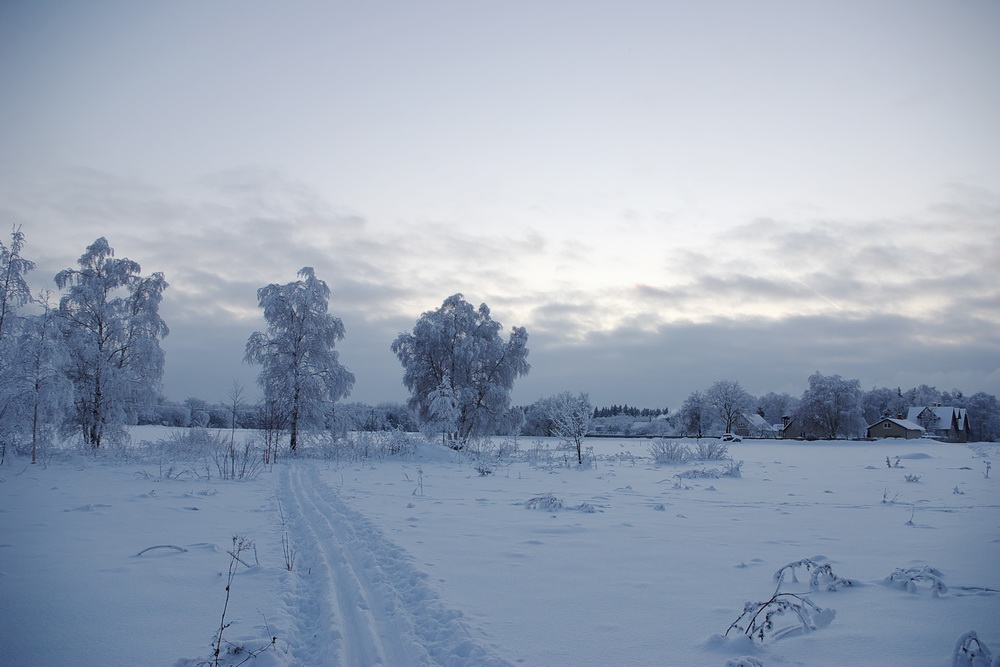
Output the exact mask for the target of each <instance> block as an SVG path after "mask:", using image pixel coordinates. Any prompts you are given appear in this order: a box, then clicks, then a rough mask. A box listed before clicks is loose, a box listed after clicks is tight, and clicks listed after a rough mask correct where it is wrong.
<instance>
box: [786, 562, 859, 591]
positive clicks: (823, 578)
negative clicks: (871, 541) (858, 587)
mask: <svg viewBox="0 0 1000 667" xmlns="http://www.w3.org/2000/svg"><path fill="white" fill-rule="evenodd" d="M798 568H805V570H806V572H808V573H809V590H811V591H818V590H820V587H821V586H822V587H823V588H824V589H825V590H827V591H835V590H837V589H838V588H850V587H852V586H854V582H853V581H852V580H850V579H844V578H843V577H840V576H837V575H836V574H834V572H833V568H832V567H831V566H830V564H829V563H823V564H819V563H816V562H815V561H812V560H810V559H808V558H803V559H802V560H798V561H795V562H793V563H788V564H787V565H785V566H783V567H782V568H781V569H779V570H778V571H777V572H775V573H774V581H775V583H777V584H778V588H779V589H780V588H781V584H783V583H784V582H785V577H786V576H787V575H788V574H789V573H791V575H792V581H794V582H798V580H799V578H798V577H797V576H796V573H795V570H797V569H798Z"/></svg>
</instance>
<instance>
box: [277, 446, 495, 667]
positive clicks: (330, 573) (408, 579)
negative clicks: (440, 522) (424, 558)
mask: <svg viewBox="0 0 1000 667" xmlns="http://www.w3.org/2000/svg"><path fill="white" fill-rule="evenodd" d="M280 494H281V502H282V505H283V506H284V507H286V508H287V512H288V515H289V516H288V519H287V524H288V525H287V528H288V530H289V532H290V539H291V546H292V548H293V549H295V550H296V552H297V553H296V558H295V567H294V570H293V574H294V575H295V576H294V577H293V578H292V587H293V589H294V590H293V591H292V593H291V594H290V596H289V597H288V598H287V604H288V608H289V613H290V615H291V616H292V617H293V618H294V619H296V620H297V630H298V635H299V642H298V645H297V646H293V647H292V650H293V654H294V655H295V658H296V660H297V661H298V662H300V663H301V664H302V665H309V666H311V667H321V666H324V665H341V666H343V667H364V666H368V665H385V666H386V667H395V666H397V665H399V666H407V667H408V666H411V665H412V666H419V665H428V666H430V665H445V666H447V667H460V666H463V665H497V666H499V665H509V663H507V662H506V661H504V660H502V659H500V658H497V657H495V656H493V655H491V653H490V652H489V651H487V650H486V649H484V648H483V647H481V646H479V645H478V644H477V643H476V642H475V641H474V639H473V637H472V635H471V634H470V632H469V630H468V628H467V627H466V626H465V624H464V623H463V622H462V620H461V619H462V614H461V612H458V611H454V610H451V609H448V608H447V607H446V606H445V605H444V604H443V602H442V601H441V599H440V598H439V597H438V595H437V594H436V593H435V592H434V591H433V589H432V588H431V587H430V585H429V584H428V583H427V582H426V579H427V575H426V574H425V573H423V572H420V571H418V570H416V569H414V568H413V566H412V565H411V562H410V560H411V559H410V557H409V555H408V554H407V553H406V552H405V551H404V550H403V549H402V548H400V547H399V546H398V545H396V544H394V543H392V542H391V541H389V540H388V539H386V538H385V536H384V535H383V534H382V532H381V531H380V530H379V529H378V528H377V527H376V526H375V525H374V524H373V523H372V522H371V521H369V520H368V519H367V518H366V517H364V516H363V515H362V514H360V513H358V512H356V511H354V510H352V509H351V508H349V507H348V506H347V505H346V504H345V503H344V502H343V501H342V500H341V499H340V497H339V496H338V494H337V493H336V491H334V490H333V489H332V488H330V487H329V486H328V485H326V484H325V483H324V482H323V480H322V479H321V478H320V475H319V471H318V470H316V468H315V467H313V465H312V464H310V463H289V464H288V465H287V466H285V467H284V469H283V472H282V478H281V492H280Z"/></svg>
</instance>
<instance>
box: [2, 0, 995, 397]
mask: <svg viewBox="0 0 1000 667" xmlns="http://www.w3.org/2000/svg"><path fill="white" fill-rule="evenodd" d="M997 35H1000V3H997V2H995V1H993V0H968V1H962V2H940V1H934V2H922V1H919V0H905V1H902V0H901V1H899V2H880V1H877V0H876V1H869V0H864V1H861V0H858V1H850V0H849V1H847V2H798V1H797V0H796V1H788V2H771V1H764V2H736V1H734V2H669V1H665V0H651V1H648V2H628V1H624V2H619V1H616V2H610V1H609V2H582V1H579V0H572V1H566V2H545V1H543V2H518V1H505V2H457V1H456V2H433V1H432V2H334V1H332V0H331V1H325V2H280V3H279V2H256V1H252V0H250V1H247V0H210V1H208V2H204V1H201V0H199V1H184V0H181V1H172V2H142V1H140V2H136V1H134V0H122V1H120V2H118V1H108V2H104V1H100V0H92V1H88V2H61V1H53V2H47V1H44V0H25V1H20V0H13V1H11V0H7V1H5V2H3V3H0V223H2V224H4V225H11V224H14V225H22V226H23V231H24V232H25V234H26V236H27V241H28V245H27V247H26V248H25V255H26V256H27V257H28V258H30V259H33V260H35V261H36V262H37V264H38V270H37V271H35V272H34V273H33V274H32V284H33V286H34V287H35V288H36V289H42V288H51V289H54V284H53V282H52V278H53V276H54V274H55V273H56V272H57V271H58V270H60V269H62V268H68V267H71V266H75V265H76V260H77V259H78V258H79V256H80V255H82V254H83V252H84V249H85V248H86V246H87V245H89V244H90V243H92V242H93V241H94V240H95V239H96V238H98V237H100V236H105V237H107V239H108V240H109V242H110V243H111V245H112V247H114V248H115V250H116V254H117V256H119V257H128V258H130V259H132V260H134V261H136V262H139V263H140V264H141V265H142V269H143V273H144V274H149V273H152V272H154V271H162V272H163V273H164V274H165V275H166V278H167V280H168V282H169V283H170V288H169V289H168V290H167V292H166V294H165V298H164V302H163V305H162V308H161V314H162V315H163V317H164V319H165V320H166V321H167V324H168V326H169V327H170V329H171V333H170V335H169V336H168V337H167V339H166V340H165V341H164V342H163V346H164V348H165V350H166V352H167V366H166V374H165V377H164V390H165V394H166V395H167V397H168V398H171V399H173V400H181V399H183V398H185V397H187V396H198V397H201V398H205V399H207V400H210V401H214V400H218V399H221V398H222V397H224V396H225V394H226V393H227V392H228V390H229V387H230V386H231V385H232V382H233V381H234V380H236V381H239V382H241V383H244V384H246V385H247V387H248V389H252V390H253V392H254V393H256V388H255V386H254V377H255V371H254V369H252V368H249V367H246V366H244V365H242V363H241V361H242V356H243V347H244V345H245V343H246V340H247V338H248V336H249V335H250V333H251V332H253V331H254V330H260V329H263V328H264V326H265V323H264V321H263V318H262V315H261V312H260V311H259V310H258V309H257V301H256V290H257V289H258V288H259V287H261V286H263V285H265V284H268V283H272V282H277V283H285V282H289V281H292V280H294V279H295V278H296V272H297V270H298V269H299V268H301V267H302V266H313V267H315V269H316V273H317V275H318V276H319V277H320V278H322V279H323V280H325V281H327V283H329V285H330V288H331V290H332V293H333V295H332V299H331V311H332V312H333V313H334V314H336V315H337V316H339V317H341V318H342V319H343V321H344V325H345V327H346V329H347V337H346V338H345V339H344V341H343V342H342V343H341V344H340V345H339V346H338V349H339V350H340V352H341V361H342V362H343V363H344V364H345V365H346V366H347V367H348V368H350V369H351V370H352V371H353V372H354V373H355V375H356V376H357V384H356V385H355V391H354V393H353V394H352V399H354V400H361V401H367V402H377V401H381V400H403V399H405V397H406V393H405V390H404V388H403V386H402V383H401V377H402V368H401V367H400V365H399V362H398V361H397V360H396V358H395V357H394V355H393V354H392V353H391V352H390V350H389V346H390V344H391V342H392V340H393V339H394V338H395V336H396V335H397V334H398V333H399V332H400V331H404V330H410V329H412V327H413V324H414V323H415V321H416V319H417V318H418V317H419V316H420V314H421V313H422V312H424V311H428V310H432V309H434V308H437V307H438V306H440V305H441V302H442V301H443V300H444V299H445V298H446V297H447V296H449V295H451V294H453V293H456V292H461V293H463V294H464V295H465V297H466V299H467V300H468V301H470V302H472V303H473V304H475V305H478V304H479V303H481V302H485V303H487V305H489V307H490V309H491V311H492V314H493V317H494V319H495V320H497V321H499V322H501V323H502V324H503V325H504V327H505V329H508V330H509V328H510V327H511V326H514V325H517V326H524V327H526V328H527V330H528V334H529V339H528V346H529V349H530V355H529V361H530V362H531V364H532V371H531V373H530V374H529V375H528V376H527V377H526V378H523V379H521V380H520V381H519V382H518V385H517V386H516V388H515V392H514V398H515V400H516V401H517V402H519V403H529V402H532V401H534V400H536V399H537V398H539V397H541V396H545V395H550V394H553V393H556V392H559V391H563V390H571V391H574V392H576V391H586V392H589V393H590V396H591V399H592V401H593V402H594V403H595V404H598V405H607V404H611V403H629V404H633V405H640V406H648V407H654V406H659V407H663V406H668V407H670V408H671V409H676V408H677V407H679V405H680V403H681V401H683V399H684V398H685V397H686V396H687V395H688V394H689V393H690V392H692V391H693V390H696V389H704V388H706V387H708V386H709V385H711V384H712V383H713V382H714V381H716V380H720V379H734V380H739V381H740V383H741V384H742V385H743V386H744V387H745V388H746V389H747V390H749V391H751V392H752V393H755V394H762V393H765V392H767V391H778V392H782V391H787V392H789V393H791V394H793V395H799V394H800V393H801V392H802V390H803V389H805V387H806V378H807V377H808V375H810V374H811V373H813V372H815V371H817V370H818V371H820V372H822V373H824V374H827V375H831V374H839V375H842V376H844V377H849V378H857V379H859V380H861V384H862V386H863V387H864V388H866V389H868V388H871V387H873V386H890V387H896V386H901V387H902V388H903V389H906V388H908V387H911V386H914V385H917V384H921V383H927V384H931V385H935V386H937V387H938V388H939V389H952V388H956V387H957V388H960V389H962V390H963V391H965V392H966V393H972V392H975V391H987V392H989V393H992V394H996V395H1000V336H998V331H1000V329H998V326H1000V39H997ZM4 241H5V242H7V241H9V236H8V235H7V234H6V233H5V236H4Z"/></svg>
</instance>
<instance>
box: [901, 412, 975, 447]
mask: <svg viewBox="0 0 1000 667" xmlns="http://www.w3.org/2000/svg"><path fill="white" fill-rule="evenodd" d="M906 420H907V421H910V422H913V423H914V424H919V425H920V426H922V427H923V428H924V429H925V431H926V432H927V434H928V435H929V436H931V437H933V438H935V439H939V440H944V441H946V442H968V441H969V437H970V435H969V432H970V426H969V412H968V411H967V410H966V409H965V408H955V407H948V406H943V405H933V406H927V407H919V406H916V407H911V408H908V409H907V411H906Z"/></svg>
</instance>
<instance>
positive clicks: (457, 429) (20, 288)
mask: <svg viewBox="0 0 1000 667" xmlns="http://www.w3.org/2000/svg"><path fill="white" fill-rule="evenodd" d="M24 245H25V237H24V234H23V233H22V232H21V230H20V228H14V229H13V230H12V233H11V241H10V244H9V245H7V244H4V243H2V242H0V447H2V450H0V456H2V453H4V452H6V447H7V445H8V443H13V444H14V445H15V446H17V447H18V448H19V449H21V448H24V445H25V443H29V442H30V443H31V449H32V452H35V451H36V449H37V445H38V443H39V442H43V441H46V440H48V439H51V438H52V437H53V435H54V434H56V433H57V432H61V434H62V435H64V436H65V435H69V434H72V433H76V434H77V435H78V436H79V437H80V439H81V440H82V442H83V443H85V444H86V445H87V446H89V447H91V448H92V449H95V450H96V449H98V448H100V447H101V446H102V445H103V444H104V443H106V442H108V441H109V440H111V441H114V440H117V439H119V438H120V437H121V436H123V435H124V434H125V429H124V426H126V425H128V424H135V423H138V422H140V421H143V420H147V421H148V420H149V419H151V418H153V419H159V421H160V422H161V423H162V422H166V423H183V424H185V425H202V426H216V427H225V428H230V429H235V428H236V427H237V426H238V425H239V426H242V425H247V424H252V425H253V426H255V427H256V428H259V429H262V430H265V431H266V432H267V433H269V434H279V433H283V434H285V435H287V438H288V447H289V449H290V450H292V451H295V450H296V449H297V448H298V446H299V443H300V442H301V440H302V437H303V434H305V433H310V432H315V431H318V430H326V429H332V428H340V429H342V430H346V428H348V427H353V428H364V429H377V428H411V427H413V426H414V425H415V424H414V419H413V416H415V417H416V425H418V426H419V427H420V428H422V429H423V430H425V431H426V432H427V433H432V434H435V435H437V434H440V435H441V436H442V438H443V439H444V441H445V442H447V443H448V444H450V445H451V446H453V447H456V448H462V447H464V446H465V445H466V444H467V443H468V441H469V440H470V439H471V438H474V437H478V436H483V435H489V434H493V433H496V432H501V431H502V432H511V433H514V432H516V431H517V430H518V429H520V426H521V424H522V422H523V419H524V417H523V412H522V411H520V410H519V409H516V408H512V407H511V405H510V394H511V390H512V388H513V385H514V381H515V380H516V379H517V378H518V377H521V376H523V375H525V374H526V373H527V372H528V371H529V369H530V366H529V364H528V362H527V356H528V348H527V339H528V334H527V332H526V331H525V330H524V328H521V327H514V328H512V329H511V331H510V334H509V336H508V338H507V339H506V340H504V339H502V338H501V335H500V332H501V325H500V324H499V323H497V322H494V321H493V319H492V318H491V317H490V311H489V308H488V307H487V306H486V305H485V304H482V305H480V306H479V308H478V309H476V308H473V306H472V305H471V304H469V303H467V302H466V301H465V300H464V298H463V297H462V295H461V294H455V295H453V296H450V297H448V298H447V299H445V301H444V303H443V304H442V305H441V307H440V308H438V309H437V310H434V311H429V312H426V313H424V314H423V315H422V316H421V317H420V319H419V320H417V323H416V325H415V327H414V329H413V331H412V333H401V334H399V336H398V337H397V338H396V340H395V341H394V342H393V343H392V345H391V350H392V352H394V353H395V354H396V356H397V357H398V359H399V361H400V363H401V364H402V365H403V369H404V374H403V383H404V385H405V386H406V387H407V388H408V389H409V390H410V392H411V398H410V400H409V402H408V407H407V408H406V409H404V410H400V409H397V407H396V406H391V405H389V404H386V405H383V406H379V407H372V406H361V405H359V404H351V405H346V406H345V405H341V406H339V410H338V409H335V405H336V404H337V403H338V401H341V400H342V399H343V398H345V397H346V396H348V395H349V394H350V392H351V389H352V388H353V386H354V381H355V378H354V374H353V373H351V371H349V370H348V369H347V368H346V367H345V366H344V365H343V364H341V363H340V359H339V354H338V352H337V350H336V344H337V343H338V342H339V341H341V340H343V338H344V335H345V328H344V324H343V322H342V321H341V320H340V318H338V317H335V316H333V315H332V314H331V313H330V312H329V299H330V289H329V287H328V286H327V284H326V283H325V282H324V281H322V280H320V279H319V278H318V277H317V276H316V273H315V271H314V270H313V269H312V268H311V267H304V268H303V269H301V270H300V271H299V274H298V278H299V279H298V280H295V281H292V282H290V283H287V284H283V285H281V284H270V285H267V286H265V287H262V288H261V289H259V290H258V292H257V302H258V306H259V307H260V308H261V309H262V310H263V315H264V320H265V321H266V323H267V329H266V330H265V331H257V332H254V333H253V334H251V335H250V337H249V339H248V340H247V343H246V348H245V351H244V361H245V362H246V363H248V364H253V365H257V366H259V367H260V372H259V374H258V378H257V380H258V384H259V386H260V389H261V392H262V394H263V397H262V400H261V402H260V404H259V405H257V406H253V407H252V409H250V408H248V406H246V405H245V402H244V401H243V389H242V387H239V386H237V385H235V384H234V387H233V392H232V396H231V397H229V400H227V401H225V402H223V403H222V404H221V405H219V404H217V405H215V406H210V405H209V404H208V403H207V402H205V401H203V400H201V399H197V398H191V399H188V401H186V402H185V405H183V406H181V405H165V404H163V402H162V401H160V400H159V398H158V390H159V387H160V382H161V379H162V376H163V368H164V360H165V357H164V353H163V350H162V348H161V347H160V341H161V340H162V339H163V338H164V337H165V336H166V335H167V334H168V332H169V330H168V328H167V325H166V323H165V322H164V321H163V319H162V318H161V317H160V315H159V305H160V302H161V300H162V297H163V292H164V290H166V289H167V282H166V280H165V279H164V276H163V274H162V273H154V274H152V275H150V276H142V275H141V267H140V266H139V264H138V263H136V262H133V261H131V260H129V259H126V258H116V257H115V253H114V249H113V248H112V247H111V246H110V245H109V244H108V241H107V240H106V239H104V238H99V239H97V240H96V241H94V243H93V244H91V245H90V246H88V247H87V249H86V252H85V253H84V254H83V255H82V256H81V257H80V259H79V260H78V267H77V268H69V269H65V270H63V271H60V272H58V273H57V274H56V276H55V284H56V286H57V287H58V288H59V290H61V291H62V293H61V296H60V298H59V301H58V305H53V304H52V303H51V293H44V294H39V295H37V296H33V295H32V294H31V292H30V289H29V287H28V283H27V280H26V276H27V274H28V273H29V272H30V271H32V270H34V268H35V264H34V263H33V262H31V261H30V260H28V259H26V258H25V257H24V256H23V254H22V251H23V249H24ZM29 304H34V305H37V308H36V310H37V311H40V312H36V313H33V314H29V313H26V312H23V311H24V308H25V306H28V305H29ZM590 409H591V408H590V406H589V403H588V404H587V416H588V417H589V411H590ZM338 412H339V414H338Z"/></svg>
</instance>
